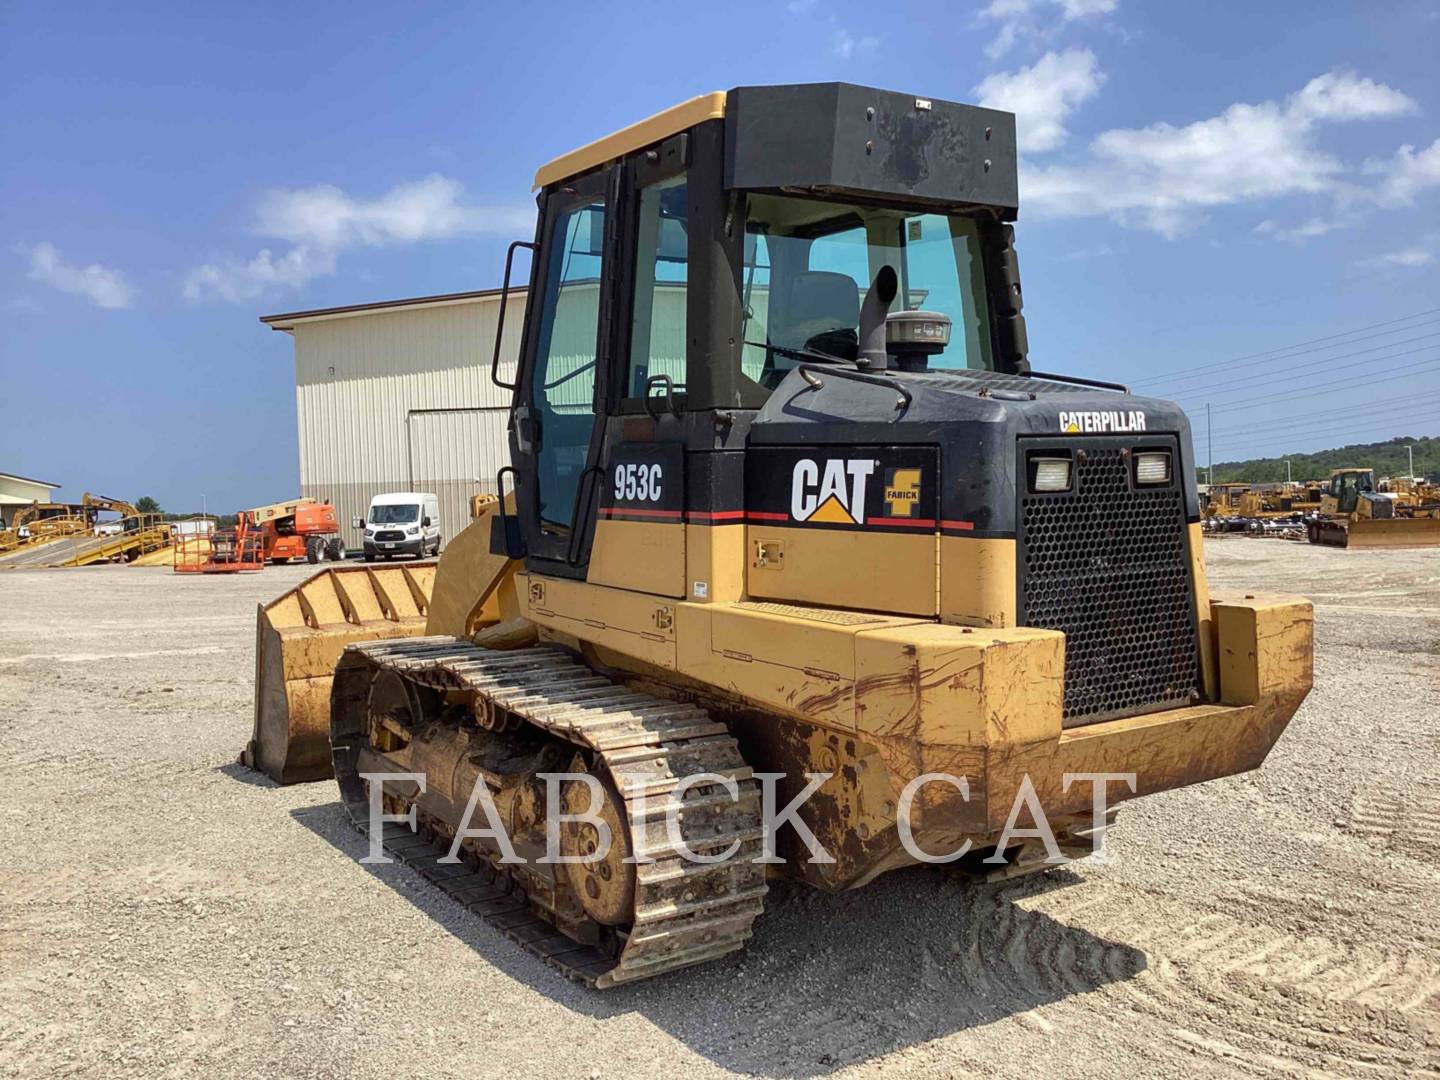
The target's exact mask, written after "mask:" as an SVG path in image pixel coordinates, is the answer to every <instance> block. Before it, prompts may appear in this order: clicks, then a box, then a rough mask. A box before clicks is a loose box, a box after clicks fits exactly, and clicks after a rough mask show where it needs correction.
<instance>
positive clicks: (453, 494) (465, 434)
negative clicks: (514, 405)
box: [406, 408, 510, 543]
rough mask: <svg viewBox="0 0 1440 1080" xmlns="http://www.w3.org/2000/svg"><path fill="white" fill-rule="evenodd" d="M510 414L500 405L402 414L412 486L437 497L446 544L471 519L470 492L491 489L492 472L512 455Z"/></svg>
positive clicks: (493, 479) (493, 483) (412, 488)
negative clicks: (507, 425)
mask: <svg viewBox="0 0 1440 1080" xmlns="http://www.w3.org/2000/svg"><path fill="white" fill-rule="evenodd" d="M508 414H509V410H508V409H504V408H497V409H423V410H415V411H413V412H411V413H410V415H409V416H408V417H407V418H406V427H407V428H408V429H409V436H410V487H411V490H413V491H433V492H434V493H435V494H436V495H438V496H440V518H441V522H442V526H443V528H444V536H445V541H446V542H447V543H448V542H449V541H450V540H451V539H452V538H453V537H454V536H455V534H456V533H458V532H459V531H460V530H461V529H463V528H464V527H465V526H466V525H468V524H470V496H471V495H474V494H476V493H477V492H481V491H489V492H493V491H494V490H495V474H496V473H497V472H498V471H499V470H500V467H501V466H502V465H505V464H506V463H507V462H508V460H509V456H510V455H509V449H508V445H507V443H506V441H505V423H506V420H507V418H508ZM477 479H478V480H479V481H480V482H479V483H478V484H477V483H476V480H477Z"/></svg>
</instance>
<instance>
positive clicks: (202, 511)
mask: <svg viewBox="0 0 1440 1080" xmlns="http://www.w3.org/2000/svg"><path fill="white" fill-rule="evenodd" d="M200 516H201V517H202V518H203V517H208V516H209V515H207V514H206V513H205V492H203V491H202V492H200Z"/></svg>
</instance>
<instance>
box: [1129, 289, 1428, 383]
mask: <svg viewBox="0 0 1440 1080" xmlns="http://www.w3.org/2000/svg"><path fill="white" fill-rule="evenodd" d="M1436 312H1440V308H1429V309H1427V310H1425V311H1417V312H1415V313H1414V314H1412V315H1402V316H1401V317H1400V318H1398V319H1386V320H1385V321H1384V322H1378V323H1371V324H1370V325H1369V326H1357V327H1356V328H1355V329H1354V330H1345V331H1342V332H1341V333H1338V334H1327V335H1326V336H1324V337H1317V338H1310V339H1309V340H1308V341H1297V342H1296V343H1295V344H1294V345H1282V346H1280V347H1279V348H1276V349H1268V350H1266V351H1264V352H1257V353H1247V354H1246V355H1244V356H1232V357H1231V358H1230V359H1229V360H1214V361H1211V362H1210V363H1206V364H1198V365H1196V366H1195V367H1188V368H1180V369H1179V370H1177V371H1167V372H1165V373H1164V374H1163V375H1153V376H1151V377H1150V378H1148V379H1137V380H1136V384H1137V385H1138V384H1140V383H1146V382H1160V381H1162V380H1165V379H1171V378H1174V377H1175V376H1177V375H1182V374H1184V373H1186V372H1190V371H1204V370H1206V369H1208V368H1216V367H1225V366H1226V365H1227V364H1236V363H1239V362H1240V361H1241V360H1258V359H1260V358H1261V357H1265V356H1274V355H1275V354H1276V353H1284V352H1290V351H1291V350H1293V349H1298V348H1300V347H1301V346H1303V345H1314V344H1316V343H1317V342H1321V341H1333V340H1335V339H1336V338H1342V337H1351V336H1353V335H1355V334H1361V333H1364V332H1365V331H1366V330H1375V329H1377V328H1379V327H1381V326H1393V325H1395V324H1396V323H1402V322H1409V321H1410V320H1411V319H1418V318H1420V317H1421V316H1423V315H1434V314H1435V313H1436ZM1412 329H1414V327H1408V326H1407V327H1403V328H1402V329H1401V330H1392V331H1386V332H1387V333H1402V332H1403V331H1404V330H1412ZM1346 344H1351V345H1353V344H1354V342H1347V343H1346ZM1317 351H1323V350H1317Z"/></svg>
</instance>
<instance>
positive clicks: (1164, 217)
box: [1021, 72, 1414, 236]
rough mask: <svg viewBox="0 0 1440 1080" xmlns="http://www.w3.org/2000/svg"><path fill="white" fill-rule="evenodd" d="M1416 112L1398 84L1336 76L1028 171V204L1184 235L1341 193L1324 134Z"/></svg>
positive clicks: (1105, 141) (1040, 211) (1106, 138)
mask: <svg viewBox="0 0 1440 1080" xmlns="http://www.w3.org/2000/svg"><path fill="white" fill-rule="evenodd" d="M1413 108H1414V102H1412V101H1411V100H1410V99H1409V98H1408V97H1406V96H1405V95H1404V94H1402V93H1400V92H1399V91H1397V90H1393V89H1391V88H1390V87H1388V86H1385V85H1383V84H1380V83H1375V82H1372V81H1371V80H1369V79H1362V78H1359V77H1358V76H1356V75H1353V74H1350V73H1347V72H1330V73H1328V74H1325V75H1321V76H1318V77H1317V78H1315V79H1312V80H1311V81H1310V82H1309V83H1307V84H1306V86H1305V87H1304V88H1303V89H1301V90H1300V91H1299V92H1297V93H1295V94H1292V95H1291V96H1290V97H1289V98H1287V99H1285V100H1284V101H1266V102H1261V103H1260V104H1258V105H1248V104H1235V105H1231V106H1230V107H1229V108H1227V109H1226V110H1225V111H1224V112H1222V113H1220V115H1218V116H1213V117H1210V118H1208V119H1205V120H1197V121H1195V122H1194V123H1191V124H1186V125H1184V126H1183V127H1176V126H1174V125H1173V124H1169V123H1165V122H1159V123H1155V124H1151V125H1150V126H1149V127H1144V128H1121V129H1115V130H1112V131H1106V132H1102V133H1101V134H1100V135H1098V136H1096V138H1095V139H1093V140H1092V141H1091V143H1090V147H1089V156H1088V158H1087V159H1086V160H1085V161H1083V162H1081V163H1079V164H1074V165H1055V166H1050V167H1042V168H1034V167H1023V168H1022V174H1021V196H1022V206H1023V207H1024V208H1025V209H1026V210H1027V211H1028V212H1029V213H1031V214H1032V215H1036V216H1048V217H1087V216H1095V215H1110V216H1112V217H1114V218H1115V219H1116V220H1119V221H1121V222H1123V223H1125V224H1131V225H1138V226H1140V227H1143V228H1148V229H1152V230H1154V231H1155V232H1158V233H1161V234H1162V235H1165V236H1175V235H1177V234H1178V233H1180V232H1183V231H1184V230H1185V229H1187V228H1189V227H1191V226H1193V225H1194V224H1195V222H1196V221H1197V219H1198V218H1199V217H1200V216H1202V215H1203V212H1204V211H1205V209H1207V208H1210V207H1217V206H1225V205H1231V204H1235V203H1242V202H1249V201H1260V200H1265V199H1272V198H1276V197H1279V196H1284V195H1303V194H1318V193H1339V192H1341V191H1342V190H1343V189H1344V187H1345V184H1344V181H1343V180H1342V179H1341V174H1342V172H1343V167H1342V165H1341V163H1340V162H1339V161H1338V160H1337V159H1336V158H1335V157H1334V156H1332V155H1331V154H1329V153H1326V152H1325V151H1323V150H1321V149H1319V147H1317V146H1316V145H1315V136H1316V130H1317V128H1318V127H1319V126H1321V125H1322V124H1323V123H1328V122H1334V121H1340V120H1349V119H1356V118H1360V117H1369V118H1376V117H1383V116H1395V115H1399V114H1401V113H1405V112H1409V111H1410V110H1412V109H1413Z"/></svg>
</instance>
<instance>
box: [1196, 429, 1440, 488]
mask: <svg viewBox="0 0 1440 1080" xmlns="http://www.w3.org/2000/svg"><path fill="white" fill-rule="evenodd" d="M1412 444H1413V445H1414V447H1415V473H1416V475H1417V476H1430V477H1433V476H1440V438H1429V437H1427V438H1412V437H1411V436H1408V435H1400V436H1396V437H1395V438H1393V439H1390V440H1388V441H1386V442H1373V443H1352V444H1351V445H1349V446H1341V447H1339V448H1337V449H1335V450H1316V451H1314V452H1313V453H1309V454H1280V455H1278V456H1276V457H1265V458H1251V459H1250V460H1248V461H1217V462H1216V463H1215V483H1217V484H1224V483H1235V482H1243V483H1252V484H1264V483H1273V482H1274V481H1276V480H1284V479H1285V461H1286V459H1287V458H1288V459H1289V461H1290V475H1291V476H1292V477H1293V478H1294V479H1296V480H1323V479H1324V478H1325V477H1327V476H1329V475H1330V470H1331V469H1340V468H1347V467H1358V468H1369V469H1374V470H1375V475H1376V476H1404V475H1405V474H1406V473H1407V472H1409V469H1410V454H1409V452H1408V450H1407V449H1406V448H1407V447H1409V446H1411V445H1412ZM1202 448H1203V441H1202V443H1201V444H1200V445H1199V446H1197V447H1196V449H1202ZM1205 472H1206V471H1205V469H1203V468H1202V469H1200V470H1199V476H1200V480H1201V482H1202V483H1203V482H1204V481H1205V479H1206V476H1205Z"/></svg>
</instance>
